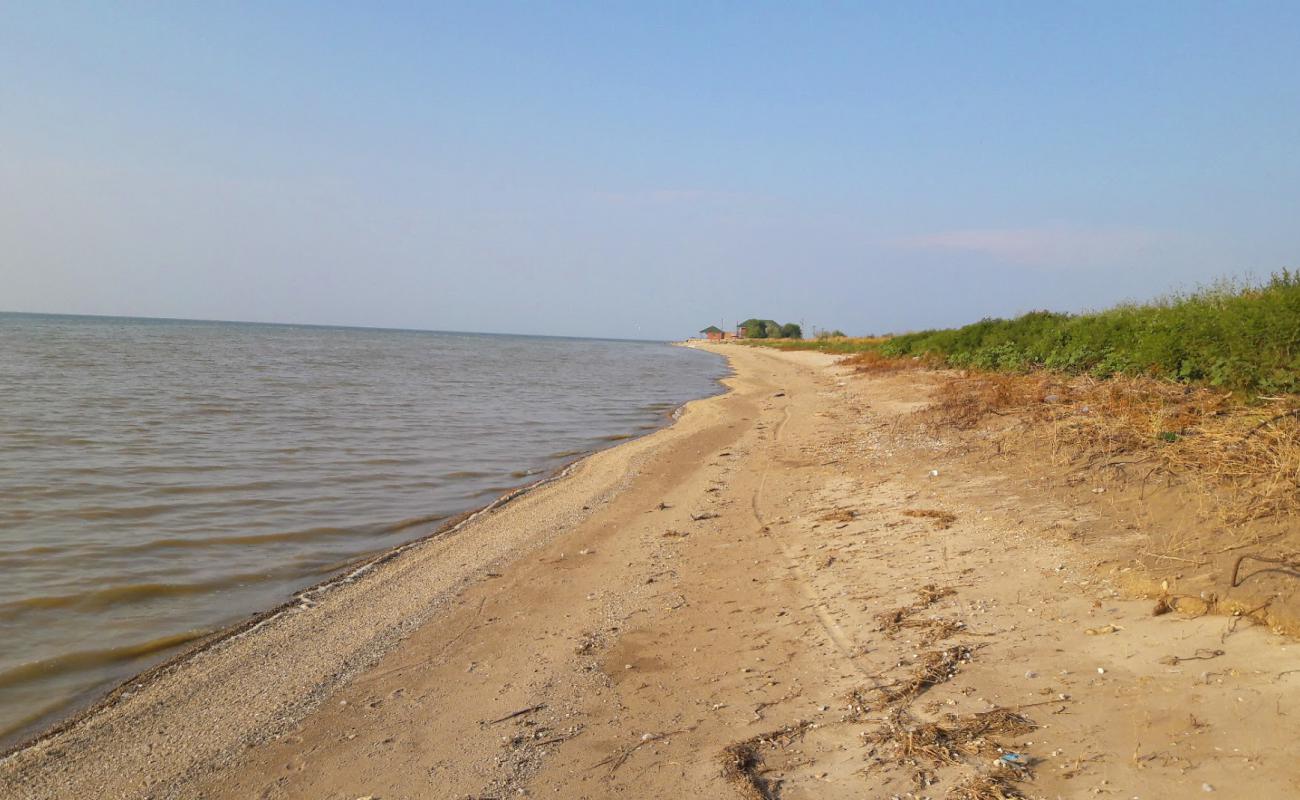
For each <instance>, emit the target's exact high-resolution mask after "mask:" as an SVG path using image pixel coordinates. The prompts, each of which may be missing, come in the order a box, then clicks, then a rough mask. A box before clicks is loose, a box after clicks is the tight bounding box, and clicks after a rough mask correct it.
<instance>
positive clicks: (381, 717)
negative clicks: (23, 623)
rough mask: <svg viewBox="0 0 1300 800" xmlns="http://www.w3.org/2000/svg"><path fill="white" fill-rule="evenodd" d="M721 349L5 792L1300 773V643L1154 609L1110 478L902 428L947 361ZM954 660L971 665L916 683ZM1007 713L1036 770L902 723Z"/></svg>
mask: <svg viewBox="0 0 1300 800" xmlns="http://www.w3.org/2000/svg"><path fill="white" fill-rule="evenodd" d="M708 349H709V350H710V351H712V352H715V353H720V354H722V355H724V356H725V357H727V358H728V361H729V363H730V364H731V365H732V368H733V374H732V375H731V376H729V377H727V378H725V379H724V385H725V386H726V387H727V389H728V391H726V392H725V393H723V394H719V395H714V396H711V397H708V398H703V399H699V400H694V401H691V402H690V403H687V404H686V405H685V406H684V407H683V408H684V410H683V411H682V413H681V414H680V417H679V419H678V420H677V421H676V423H675V424H673V425H670V426H668V427H666V428H661V429H659V430H658V431H655V432H653V433H650V434H649V435H646V436H643V437H640V438H637V439H634V440H631V441H628V442H624V443H620V444H617V445H615V446H613V447H611V448H607V449H604V450H601V451H598V452H596V453H594V454H592V455H590V456H587V457H584V458H582V459H579V460H578V461H576V462H575V463H574V464H572V465H570V466H569V467H568V468H566V472H565V474H564V475H562V476H558V475H557V476H555V477H553V478H551V479H550V480H549V482H547V483H545V484H542V485H536V486H534V487H533V488H531V489H529V490H528V491H526V492H521V493H518V494H516V495H515V496H513V497H512V498H511V499H510V500H509V501H507V502H505V503H503V504H501V505H499V506H497V507H495V508H494V509H492V510H481V511H479V512H478V514H477V515H476V516H473V517H472V518H468V519H464V520H461V521H460V523H459V524H458V525H457V526H456V527H455V528H453V529H451V530H448V531H446V532H444V533H443V534H441V535H440V536H438V537H436V538H429V539H426V540H422V542H421V546H420V547H416V546H415V544H414V543H408V545H406V546H405V547H406V548H407V549H405V550H404V551H403V553H404V554H405V555H404V557H398V556H391V557H389V558H388V559H387V560H384V561H378V560H375V561H372V562H370V563H368V564H367V565H363V566H361V567H358V568H357V569H356V570H354V571H353V572H352V573H350V577H349V579H348V580H349V582H348V583H343V584H338V588H337V589H331V590H328V591H324V592H321V593H320V595H319V596H304V597H303V598H302V602H300V603H297V604H294V603H291V604H286V606H285V607H283V608H282V609H281V610H280V613H278V614H277V615H274V616H269V617H267V618H265V619H263V620H261V621H260V622H258V623H257V624H256V625H254V626H250V627H249V628H248V630H247V631H246V633H247V634H248V635H244V636H234V637H232V638H227V639H224V640H222V641H220V642H214V643H211V644H209V646H208V647H207V648H206V649H204V650H203V651H201V652H199V653H195V654H193V655H192V656H191V657H190V658H188V659H187V660H186V661H185V662H184V663H181V664H177V665H174V666H173V667H172V668H170V669H160V670H159V671H158V673H157V674H156V675H155V676H154V677H153V678H152V679H151V680H150V681H149V682H148V683H145V684H142V685H135V684H132V683H131V682H128V683H127V684H124V685H123V687H122V692H121V693H120V697H119V698H118V700H117V702H116V705H113V706H109V707H105V708H103V709H101V710H100V711H98V712H97V713H95V714H89V715H86V716H85V717H83V718H82V719H81V720H80V721H79V722H78V723H77V724H75V725H69V726H67V727H66V728H65V729H63V730H61V731H58V732H54V733H52V734H51V735H50V736H48V737H47V738H45V739H43V740H41V741H40V742H37V743H36V744H34V745H32V746H30V747H29V748H27V749H25V750H20V751H17V752H14V753H11V754H10V755H8V756H7V757H5V758H4V759H0V794H6V792H8V793H11V794H13V796H15V797H21V798H25V799H26V798H31V800H37V799H38V798H39V800H44V799H45V798H54V797H59V798H80V797H87V798H88V797H96V798H97V797H107V796H114V797H141V798H144V797H149V798H159V799H160V800H161V798H171V797H176V798H180V797H184V798H206V799H208V800H226V799H227V798H229V800H234V799H235V798H247V797H261V798H266V799H267V800H280V799H287V798H320V797H339V798H357V797H375V798H382V800H397V799H398V798H410V799H411V800H414V799H415V798H423V797H429V796H438V797H455V798H465V797H480V796H490V797H503V796H507V795H520V794H536V795H539V796H541V795H554V796H561V797H590V798H596V797H602V798H603V797H609V798H613V797H627V796H716V797H733V796H734V797H756V796H771V791H773V789H772V787H774V786H779V787H780V792H781V796H782V797H783V798H786V800H800V799H801V798H813V797H817V798H822V797H825V798H841V797H842V798H846V800H847V798H850V797H852V798H857V797H861V796H863V794H864V793H865V794H867V795H870V796H890V795H891V794H898V795H905V794H907V793H908V792H914V791H915V790H916V780H917V776H918V775H924V777H925V780H926V781H927V784H930V785H936V786H935V788H934V789H931V790H930V793H931V794H932V796H935V797H939V796H943V794H944V789H947V788H950V787H956V786H958V785H959V784H960V785H965V784H967V783H969V782H971V781H984V782H985V785H986V787H987V786H993V787H995V788H996V787H1001V788H1003V789H1008V790H1009V789H1011V788H1013V787H1014V786H1015V785H1016V784H1019V783H1021V782H1025V784H1024V786H1023V787H1021V788H1020V791H1022V792H1024V793H1027V794H1029V795H1030V796H1038V795H1046V796H1056V795H1059V796H1079V795H1081V794H1089V793H1091V792H1092V791H1093V790H1094V789H1096V788H1101V789H1103V790H1105V788H1106V787H1107V786H1109V787H1114V788H1118V789H1120V790H1131V793H1132V794H1139V793H1140V794H1141V796H1143V797H1146V796H1182V795H1184V794H1186V793H1189V792H1199V791H1200V786H1201V784H1202V783H1204V784H1206V785H1211V786H1214V787H1217V789H1218V791H1220V793H1221V795H1222V796H1227V797H1239V796H1244V797H1250V796H1277V792H1276V791H1274V793H1273V794H1272V795H1269V794H1268V791H1269V789H1270V787H1272V788H1273V789H1276V788H1278V787H1281V786H1284V785H1286V786H1300V772H1298V771H1296V770H1295V769H1294V768H1293V767H1290V766H1289V765H1290V763H1291V760H1290V759H1289V758H1287V757H1286V753H1285V747H1286V744H1285V743H1286V741H1287V740H1286V739H1285V737H1284V736H1281V735H1279V733H1280V732H1281V731H1282V730H1284V729H1285V726H1286V723H1285V716H1281V717H1277V718H1276V719H1274V711H1273V709H1274V708H1275V707H1276V711H1277V714H1284V713H1285V712H1283V711H1282V707H1283V706H1284V705H1287V706H1290V705H1293V696H1294V693H1293V692H1291V691H1289V690H1290V688H1291V686H1292V684H1291V681H1292V679H1294V678H1296V677H1297V676H1295V675H1288V666H1289V664H1290V663H1291V662H1292V661H1293V659H1292V658H1291V656H1290V655H1289V653H1288V648H1287V644H1288V642H1289V640H1286V639H1284V638H1281V637H1274V636H1272V635H1271V634H1269V633H1267V632H1266V631H1264V630H1262V629H1258V628H1248V627H1245V626H1243V627H1242V629H1241V630H1237V629H1236V624H1235V622H1234V623H1232V625H1231V630H1230V631H1229V632H1225V631H1224V629H1223V625H1224V621H1223V618H1217V619H1216V618H1213V617H1186V618H1184V617H1182V616H1180V615H1177V614H1168V615H1162V616H1153V615H1152V614H1151V610H1150V603H1149V602H1148V601H1142V600H1135V599H1127V597H1126V596H1125V595H1124V594H1123V593H1122V592H1121V591H1120V589H1121V588H1122V580H1120V579H1122V578H1123V576H1122V575H1120V574H1118V573H1116V575H1115V576H1114V577H1113V578H1112V577H1110V576H1109V575H1108V574H1106V573H1101V572H1098V571H1097V570H1096V569H1094V568H1093V567H1090V566H1088V565H1087V564H1085V563H1083V562H1084V560H1085V556H1086V553H1087V551H1086V550H1085V549H1083V547H1082V545H1081V544H1080V543H1079V542H1080V541H1083V540H1082V539H1076V537H1075V536H1074V534H1073V533H1071V534H1070V535H1069V536H1062V535H1056V534H1054V533H1052V532H1053V531H1057V530H1061V528H1059V527H1058V526H1060V525H1066V526H1076V525H1079V526H1083V525H1091V526H1096V525H1100V524H1103V523H1104V521H1105V516H1104V514H1102V513H1101V512H1102V509H1101V508H1100V506H1097V504H1098V503H1100V502H1102V501H1101V500H1100V499H1099V498H1098V496H1097V495H1093V494H1086V495H1085V497H1086V498H1087V502H1089V503H1092V504H1093V506H1096V507H1095V508H1093V507H1091V506H1090V507H1084V506H1070V505H1068V504H1063V503H1062V501H1061V500H1060V499H1059V498H1057V497H1055V496H1053V495H1051V494H1044V493H1036V492H1034V491H1033V490H1032V489H1030V488H1029V487H1030V486H1032V484H1026V483H1024V481H1023V479H1022V478H1020V477H1017V476H1016V475H1014V474H1012V472H1010V471H1008V470H1007V468H1006V467H1007V465H1002V464H998V463H995V462H990V461H989V460H987V459H984V458H981V457H977V456H971V455H967V454H965V451H963V450H962V448H961V447H960V446H958V445H957V444H956V443H955V442H946V443H945V442H943V441H941V440H939V439H936V438H935V436H934V435H931V434H926V435H921V434H919V433H916V432H912V431H910V430H909V429H907V428H906V426H903V427H900V425H899V422H900V420H901V419H903V417H905V416H907V415H909V414H911V413H912V412H913V411H914V410H916V409H917V408H920V407H923V406H925V404H926V403H927V402H928V396H929V394H928V393H929V392H930V391H931V390H932V389H933V386H934V380H935V379H934V378H933V376H928V375H923V374H921V375H918V374H903V375H896V376H891V377H886V378H871V379H855V378H852V377H851V376H849V375H848V374H847V373H846V372H845V371H843V370H841V369H837V368H836V367H834V366H833V364H834V361H835V359H833V358H831V357H826V356H823V355H821V354H813V353H793V354H786V353H780V352H770V351H766V350H765V349H758V348H725V347H719V348H716V349H715V348H713V347H709V348H708ZM561 478H562V479H561ZM1069 530H1071V531H1072V530H1073V527H1070V528H1069ZM309 591H310V590H309ZM1198 648H1200V649H1198ZM1202 650H1204V651H1205V652H1212V651H1213V652H1221V653H1222V655H1219V656H1213V658H1214V659H1216V660H1213V661H1211V662H1209V666H1208V668H1206V669H1208V670H1209V671H1208V672H1206V670H1205V669H1203V668H1202V666H1201V665H1200V662H1198V661H1193V662H1192V663H1191V664H1188V665H1187V666H1186V667H1179V666H1178V663H1179V661H1178V659H1177V658H1173V660H1172V661H1169V660H1168V659H1167V658H1165V656H1166V655H1167V654H1169V653H1173V654H1175V655H1176V656H1178V655H1181V656H1191V655H1192V654H1193V653H1194V652H1195V653H1197V654H1199V653H1201V651H1202ZM931 659H939V660H940V661H942V662H943V663H944V664H946V666H945V667H944V670H943V671H942V672H941V673H934V675H933V676H932V677H928V678H925V679H923V680H920V682H919V683H910V681H913V680H915V679H913V678H910V677H909V676H910V675H911V673H912V672H913V671H914V670H917V669H922V668H924V669H929V667H925V665H926V664H929V663H930V660H931ZM944 659H948V660H947V661H944ZM1170 664H1172V665H1173V666H1170ZM1202 672H1205V674H1208V675H1212V676H1215V675H1217V676H1218V677H1211V678H1209V679H1206V678H1203V677H1200V676H1201V674H1202ZM923 674H925V675H930V674H931V673H928V672H927V673H923ZM1279 675H1280V676H1282V677H1275V676H1279ZM897 686H914V687H915V688H913V689H909V690H907V691H906V692H900V691H899V690H897V689H896V688H893V687H897ZM1188 703H1194V707H1195V709H1196V716H1195V718H1194V719H1193V723H1194V724H1191V725H1190V727H1189V723H1188V722H1187V707H1188ZM1007 709H1012V710H1015V709H1021V710H1022V711H1016V713H1017V714H1020V715H1021V716H1020V717H1017V719H1024V720H1027V721H1024V722H1017V723H1016V726H1019V727H1016V728H1015V729H1016V730H1023V731H1027V730H1030V729H1034V728H1039V729H1040V731H1039V732H1038V733H1035V734H1033V735H1032V736H1031V735H1027V733H1022V734H1007V733H1005V732H1003V733H996V732H995V733H990V734H987V735H988V736H990V737H994V736H996V743H997V744H998V745H999V746H1001V747H1003V748H1005V749H1007V750H1013V751H1016V752H1020V753H1024V754H1025V756H1024V757H1025V758H1026V759H1032V763H1033V764H1034V768H1033V769H1032V770H1031V771H1027V772H1026V773H1025V774H1023V775H1022V774H1020V773H1017V772H1013V773H1000V772H997V771H996V770H993V771H990V767H989V765H988V761H987V760H982V759H981V757H976V756H975V755H974V754H973V752H974V751H972V752H971V754H970V755H958V756H954V757H953V758H952V759H945V760H944V761H942V762H936V763H934V764H930V763H929V762H926V761H924V756H918V755H916V754H913V755H912V756H906V754H905V753H903V752H902V751H897V750H896V749H895V748H896V746H901V745H896V743H895V740H894V739H892V738H890V737H891V736H893V735H894V734H893V733H891V732H890V729H889V728H888V726H886V727H885V728H879V724H880V722H881V720H882V719H895V720H896V721H897V724H898V725H901V726H903V728H900V729H899V731H896V733H903V732H906V731H905V730H904V729H905V728H907V726H910V725H914V724H916V725H919V724H920V723H921V722H922V721H925V720H936V722H935V724H940V725H950V726H951V725H959V724H964V722H963V721H965V720H971V719H980V717H979V716H978V715H979V714H987V713H990V712H998V713H1004V712H1005V713H1010V712H1007V711H1006V710H1007ZM891 715H893V716H891ZM949 717H951V719H952V720H953V721H951V722H949V721H945V720H947V719H949ZM1024 726H1029V727H1028V728H1026V727H1024ZM917 730H920V729H917ZM953 730H956V728H954V729H953ZM915 733H916V732H915V731H913V733H911V734H908V735H912V736H914V735H915ZM953 735H955V734H953ZM864 737H865V738H864ZM872 737H876V738H872ZM898 741H902V740H898ZM871 742H875V743H874V744H871ZM970 746H971V747H974V746H975V745H970ZM985 746H987V745H980V747H985ZM961 747H966V745H961ZM1170 748H1173V749H1170ZM1233 748H1237V749H1236V750H1234V749H1233ZM1225 750H1226V751H1231V752H1234V753H1237V752H1243V754H1244V755H1245V756H1246V757H1249V758H1250V759H1252V760H1251V764H1252V767H1254V768H1253V769H1252V770H1251V771H1249V772H1243V771H1241V770H1240V769H1239V765H1238V764H1237V763H1236V762H1234V761H1232V760H1231V759H1226V758H1224V757H1222V756H1221V755H1218V754H1219V753H1222V752H1225ZM956 752H960V753H965V752H966V751H965V750H959V751H956ZM1162 753H1166V754H1167V755H1160V754H1162ZM1148 754H1150V755H1149V756H1148ZM918 759H920V760H918ZM918 769H919V770H921V772H918V771H917V770H918ZM1237 790H1240V793H1236V792H1237ZM764 792H767V793H768V794H763V793H764ZM6 796H8V794H6ZM989 796H993V795H989Z"/></svg>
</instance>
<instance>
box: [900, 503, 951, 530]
mask: <svg viewBox="0 0 1300 800" xmlns="http://www.w3.org/2000/svg"><path fill="white" fill-rule="evenodd" d="M903 516H905V517H920V518H924V519H932V520H934V526H935V527H936V528H938V529H939V530H941V531H943V530H947V529H948V528H951V527H952V524H953V523H954V522H956V521H957V515H956V514H954V513H952V512H950V511H940V510H938V509H935V508H909V509H905V510H904V511H903Z"/></svg>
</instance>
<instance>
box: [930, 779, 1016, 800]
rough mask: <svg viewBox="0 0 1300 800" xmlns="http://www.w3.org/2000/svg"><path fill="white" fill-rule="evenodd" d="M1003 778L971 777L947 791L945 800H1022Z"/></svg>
mask: <svg viewBox="0 0 1300 800" xmlns="http://www.w3.org/2000/svg"><path fill="white" fill-rule="evenodd" d="M1024 797H1025V796H1024V795H1023V794H1021V793H1020V792H1019V791H1017V790H1016V788H1015V787H1014V786H1011V785H1010V784H1009V783H1008V782H1007V780H1006V779H1005V778H1001V777H995V776H993V775H972V776H971V777H969V778H967V779H966V780H964V781H962V782H961V783H959V784H957V785H956V786H954V787H952V788H951V789H949V790H948V794H947V800H1024Z"/></svg>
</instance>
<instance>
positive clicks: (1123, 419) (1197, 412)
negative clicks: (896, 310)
mask: <svg viewBox="0 0 1300 800" xmlns="http://www.w3.org/2000/svg"><path fill="white" fill-rule="evenodd" d="M918 415H919V417H918V418H919V419H920V421H922V422H923V423H924V424H926V425H928V426H930V427H932V428H943V427H955V428H958V429H963V430H966V429H971V428H974V427H975V426H977V425H979V424H980V423H981V422H983V421H984V420H985V419H987V418H989V417H990V416H1015V417H1016V418H1017V419H1019V420H1023V421H1027V422H1031V423H1041V424H1037V425H1032V426H1031V429H1032V430H1034V431H1037V432H1038V433H1039V434H1040V435H1042V436H1044V437H1047V438H1048V439H1049V440H1050V441H1049V443H1050V444H1051V445H1052V446H1053V448H1054V449H1055V450H1056V452H1058V453H1060V454H1063V455H1064V456H1065V457H1066V458H1068V459H1069V460H1070V461H1071V462H1073V463H1076V464H1079V465H1081V466H1084V467H1092V468H1096V469H1102V470H1115V471H1116V472H1117V473H1118V472H1119V471H1122V470H1126V469H1131V468H1134V467H1135V466H1136V465H1139V464H1140V465H1142V467H1141V472H1140V474H1141V475H1142V477H1143V479H1144V480H1146V479H1149V478H1150V477H1152V476H1153V475H1155V474H1157V473H1160V474H1164V475H1167V476H1170V477H1173V478H1177V479H1179V480H1181V481H1183V482H1186V483H1189V484H1191V485H1193V486H1195V487H1197V488H1198V489H1200V490H1202V491H1205V492H1214V493H1216V494H1219V495H1221V497H1220V502H1219V503H1218V505H1219V506H1220V507H1221V509H1222V511H1223V512H1224V517H1225V518H1226V519H1227V520H1228V521H1232V522H1242V521H1246V520H1250V519H1258V518H1261V517H1266V516H1272V515H1279V514H1281V515H1289V514H1295V513H1297V512H1300V398H1296V397H1280V398H1264V399H1261V400H1259V401H1258V402H1255V403H1246V402H1244V401H1242V400H1240V399H1238V398H1236V397H1234V396H1233V395H1231V394H1229V393H1226V392H1220V391H1215V390H1213V389H1209V388H1205V387H1199V386H1187V385H1184V384H1178V383H1173V382H1170V381H1162V380H1156V379H1153V378H1133V377H1123V376H1120V377H1114V378H1110V379H1107V380H1095V379H1092V378H1088V377H1076V378H1067V377H1064V376H1061V375H1058V374H1054V373H1048V372H1036V373H1030V374H1027V375H1020V374H1008V373H973V374H968V375H964V376H961V377H954V378H952V379H950V380H948V381H945V382H944V383H942V384H941V385H940V386H939V388H938V390H937V392H936V396H935V398H934V402H933V403H932V404H931V405H930V406H929V407H928V408H926V409H924V410H922V411H920V412H918Z"/></svg>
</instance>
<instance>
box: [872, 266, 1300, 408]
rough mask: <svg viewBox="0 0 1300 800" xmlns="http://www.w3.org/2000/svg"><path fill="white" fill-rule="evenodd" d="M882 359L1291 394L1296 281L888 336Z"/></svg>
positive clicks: (1298, 357) (1280, 279)
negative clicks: (932, 360) (1140, 376)
mask: <svg viewBox="0 0 1300 800" xmlns="http://www.w3.org/2000/svg"><path fill="white" fill-rule="evenodd" d="M879 348H880V352H881V353H882V354H883V355H886V356H891V357H904V356H917V357H919V356H931V357H938V358H939V359H940V360H941V361H942V362H943V363H947V364H948V365H950V366H954V367H971V368H977V369H989V370H1004V371H1006V370H1009V371H1022V370H1027V369H1033V368H1039V367H1046V368H1048V369H1054V370H1061V371H1064V372H1070V373H1079V374H1083V373H1086V374H1090V375H1094V376H1096V377H1098V378H1105V377H1109V376H1112V375H1117V374H1126V375H1138V374H1145V375H1152V376H1155V377H1161V378H1167V379H1169V380H1174V381H1184V382H1203V383H1208V384H1210V385H1213V386H1218V387H1222V388H1225V389H1230V390H1233V391H1237V392H1244V393H1257V394H1275V393H1295V392H1300V272H1292V271H1290V270H1283V271H1281V272H1279V273H1277V274H1275V275H1273V276H1272V277H1271V278H1270V279H1269V280H1268V281H1267V282H1265V283H1262V284H1258V285H1256V284H1248V283H1241V282H1220V283H1218V284H1216V285H1214V286H1211V287H1208V288H1205V289H1202V290H1200V291H1197V292H1193V293H1190V294H1182V295H1174V296H1171V297H1168V298H1164V299H1162V300H1159V301H1156V302H1153V303H1148V304H1143V305H1121V306H1117V307H1115V308H1111V309H1107V310H1105V311H1100V312H1096V313H1090V314H1078V315H1071V314H1057V313H1052V312H1047V311H1034V312H1031V313H1029V314H1025V315H1023V316H1021V317H1017V318H1015V319H983V320H980V321H979V322H976V323H974V324H971V325H966V326H965V327H961V328H950V329H944V330H930V331H918V332H916V333H909V334H904V335H902V336H895V337H893V338H891V339H889V340H887V341H885V342H883V343H882V344H881V345H880V346H879Z"/></svg>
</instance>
